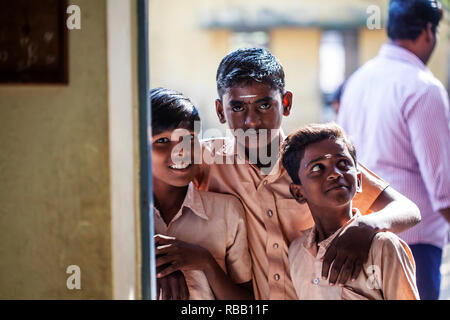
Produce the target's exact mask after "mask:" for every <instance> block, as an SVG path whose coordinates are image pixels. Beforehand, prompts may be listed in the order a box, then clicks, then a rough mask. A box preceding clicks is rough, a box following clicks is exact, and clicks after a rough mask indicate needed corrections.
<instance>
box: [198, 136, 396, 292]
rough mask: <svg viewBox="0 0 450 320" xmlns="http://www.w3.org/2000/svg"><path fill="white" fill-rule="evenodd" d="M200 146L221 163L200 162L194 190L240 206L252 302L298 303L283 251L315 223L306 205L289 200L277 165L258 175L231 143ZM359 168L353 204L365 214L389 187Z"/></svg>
mask: <svg viewBox="0 0 450 320" xmlns="http://www.w3.org/2000/svg"><path fill="white" fill-rule="evenodd" d="M281 139H283V137H281ZM203 146H204V148H205V150H206V152H209V154H210V155H211V157H213V156H216V157H217V159H220V157H221V156H223V158H224V159H223V161H222V164H221V163H217V162H213V163H211V161H210V162H209V164H206V163H205V161H203V164H202V165H201V169H202V170H201V173H200V174H199V176H198V177H197V180H196V181H195V183H196V187H197V188H199V189H200V190H208V191H213V192H220V193H228V194H232V195H235V196H237V197H238V198H239V199H240V200H241V201H242V203H243V205H244V208H245V213H246V219H247V233H248V245H249V249H250V254H251V257H252V262H253V287H254V292H255V298H256V299H266V300H267V299H274V300H284V299H287V300H295V299H297V295H296V293H295V289H294V286H293V284H292V281H291V277H290V266H289V259H288V248H289V245H290V243H291V241H293V240H294V239H295V238H297V237H298V236H299V235H300V231H302V230H306V229H309V228H311V227H312V226H313V224H314V223H313V220H312V217H311V213H310V211H309V208H308V206H307V205H306V204H299V203H298V202H297V201H296V200H295V199H293V198H292V195H291V193H290V191H289V185H290V184H291V183H292V180H291V179H290V177H289V175H288V174H287V172H286V170H285V169H284V167H283V166H282V164H281V163H280V161H278V162H277V163H276V164H275V166H274V168H273V170H272V172H271V174H269V175H265V174H263V173H262V172H261V170H260V169H259V168H258V167H257V166H256V165H254V164H250V163H249V162H248V160H246V159H244V161H243V159H238V158H239V155H238V154H237V152H236V150H237V148H236V146H235V145H234V140H233V139H223V138H221V139H213V140H208V141H203ZM210 159H211V158H210ZM360 169H361V170H362V171H365V175H363V192H362V193H361V194H358V195H357V196H356V197H355V199H354V204H355V206H357V207H358V208H360V209H361V211H362V212H366V211H367V210H368V209H369V208H370V206H371V205H372V203H373V202H374V201H375V199H376V198H377V197H378V196H379V194H380V193H381V192H382V191H383V190H384V189H385V188H386V187H387V186H388V185H387V183H385V182H384V181H383V180H381V179H380V178H378V177H377V176H375V175H374V174H372V173H370V172H369V171H368V170H366V169H365V168H364V167H362V166H361V167H360Z"/></svg>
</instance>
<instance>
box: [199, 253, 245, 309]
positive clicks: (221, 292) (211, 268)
mask: <svg viewBox="0 0 450 320" xmlns="http://www.w3.org/2000/svg"><path fill="white" fill-rule="evenodd" d="M203 271H204V273H205V275H206V278H207V279H208V282H209V285H210V286H211V289H212V291H213V292H214V295H215V296H216V298H217V299H219V300H250V299H253V295H252V293H251V292H249V291H248V290H246V289H245V288H243V287H241V286H239V285H237V284H235V283H234V282H233V281H232V280H231V279H230V277H229V276H228V275H227V274H225V272H224V271H223V270H222V268H221V267H220V266H219V265H218V264H217V262H216V260H215V259H214V258H213V257H212V256H210V258H209V263H208V264H207V266H206V267H205V269H204V270H203Z"/></svg>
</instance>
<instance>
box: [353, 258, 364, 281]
mask: <svg viewBox="0 0 450 320" xmlns="http://www.w3.org/2000/svg"><path fill="white" fill-rule="evenodd" d="M362 268H363V263H362V262H361V261H359V260H358V261H356V263H355V267H354V268H353V272H352V281H354V280H356V278H358V276H359V274H360V273H361V270H362Z"/></svg>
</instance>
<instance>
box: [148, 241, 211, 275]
mask: <svg viewBox="0 0 450 320" xmlns="http://www.w3.org/2000/svg"><path fill="white" fill-rule="evenodd" d="M155 243H158V246H157V247H156V267H157V268H159V267H161V266H164V265H167V267H165V268H164V269H162V270H160V271H158V273H157V274H156V277H157V278H163V277H165V276H167V275H169V274H171V273H173V272H175V271H177V270H184V271H186V270H204V269H205V268H207V267H209V266H210V262H211V259H213V258H212V256H211V254H210V253H209V252H208V250H206V249H204V248H202V247H200V246H197V245H194V244H191V243H187V242H184V241H181V240H177V239H176V238H173V237H168V236H163V235H156V236H155Z"/></svg>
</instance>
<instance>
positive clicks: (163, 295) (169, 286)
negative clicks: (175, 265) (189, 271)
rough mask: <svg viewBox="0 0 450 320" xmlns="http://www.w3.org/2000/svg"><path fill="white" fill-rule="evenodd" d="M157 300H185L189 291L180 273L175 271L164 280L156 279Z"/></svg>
mask: <svg viewBox="0 0 450 320" xmlns="http://www.w3.org/2000/svg"><path fill="white" fill-rule="evenodd" d="M156 281H157V286H158V299H160V300H187V299H189V290H188V288H187V285H186V279H185V278H184V275H183V273H182V272H181V271H175V272H173V273H172V274H169V275H168V276H166V277H164V278H160V279H157V280H156Z"/></svg>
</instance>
